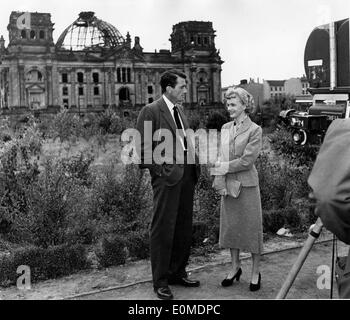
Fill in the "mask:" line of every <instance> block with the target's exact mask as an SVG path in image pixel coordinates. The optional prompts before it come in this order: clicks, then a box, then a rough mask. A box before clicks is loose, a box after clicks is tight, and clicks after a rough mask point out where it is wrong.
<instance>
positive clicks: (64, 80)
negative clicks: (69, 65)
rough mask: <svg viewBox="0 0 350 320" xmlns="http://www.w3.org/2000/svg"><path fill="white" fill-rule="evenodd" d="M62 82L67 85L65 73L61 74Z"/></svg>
mask: <svg viewBox="0 0 350 320" xmlns="http://www.w3.org/2000/svg"><path fill="white" fill-rule="evenodd" d="M62 82H63V83H67V82H68V74H67V73H62Z"/></svg>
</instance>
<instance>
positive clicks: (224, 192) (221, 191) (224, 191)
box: [218, 189, 227, 196]
mask: <svg viewBox="0 0 350 320" xmlns="http://www.w3.org/2000/svg"><path fill="white" fill-rule="evenodd" d="M218 193H219V195H221V196H227V189H221V190H219V191H218Z"/></svg>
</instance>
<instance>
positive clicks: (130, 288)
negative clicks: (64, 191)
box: [0, 233, 346, 300]
mask: <svg viewBox="0 0 350 320" xmlns="http://www.w3.org/2000/svg"><path fill="white" fill-rule="evenodd" d="M330 238H331V236H330V234H329V233H322V234H321V239H320V241H323V240H326V239H330ZM304 241H305V239H294V238H280V237H276V238H272V239H270V240H268V241H266V242H265V243H264V250H265V253H266V254H264V255H263V258H262V284H263V285H262V289H261V290H260V291H259V292H258V293H255V294H252V293H250V292H249V290H248V286H249V281H250V278H249V275H250V267H251V265H250V259H247V258H248V257H249V255H248V254H247V253H242V254H241V257H242V259H243V260H242V267H243V275H242V277H241V281H240V283H236V284H235V286H234V287H230V288H227V289H224V288H221V286H220V285H219V284H220V282H221V280H222V279H223V278H224V277H225V275H226V273H227V270H228V268H229V261H230V257H229V252H228V250H223V251H219V252H216V253H213V254H207V255H205V256H192V257H191V261H190V265H189V268H188V269H189V270H191V271H192V274H193V276H194V277H196V278H199V279H200V280H201V283H202V285H201V288H200V290H198V289H183V288H181V287H175V286H174V287H173V291H174V295H175V298H177V299H272V298H274V297H275V295H276V294H277V292H278V290H279V289H280V287H281V285H282V283H283V282H284V280H285V277H286V275H287V273H288V272H289V270H290V268H291V266H292V265H293V263H294V262H295V260H296V257H297V255H298V254H299V252H300V246H302V245H303V244H304ZM296 246H299V248H297V249H294V250H285V249H288V248H292V247H296ZM339 249H340V254H343V253H345V251H346V246H344V245H341V243H339ZM279 250H284V251H279ZM273 252H274V253H273ZM331 253H332V247H331V242H327V243H322V244H315V245H314V247H313V250H312V252H311V253H310V255H309V257H308V258H307V260H306V262H305V265H304V267H303V268H302V270H301V272H300V273H299V275H298V278H297V280H296V282H295V284H294V286H293V287H292V289H291V291H290V294H289V295H288V298H295V299H318V298H324V299H327V298H328V297H329V290H326V289H325V290H319V289H317V286H316V281H317V278H318V277H319V275H318V274H317V273H316V270H317V267H318V266H320V265H328V266H329V265H330V263H331ZM150 275H151V268H150V263H149V260H140V261H135V262H128V263H127V264H125V265H123V266H116V267H112V268H108V269H103V270H88V271H84V272H79V273H76V274H73V275H71V276H68V277H64V278H60V279H54V280H47V281H43V282H39V283H36V284H32V288H31V290H27V291H21V290H18V289H17V288H16V287H10V288H0V299H3V300H18V299H23V300H50V299H120V300H123V299H124V300H126V299H146V300H148V299H156V297H155V295H154V294H153V292H152V284H151V278H150ZM101 291H102V292H101ZM86 293H91V294H90V295H85V294H86Z"/></svg>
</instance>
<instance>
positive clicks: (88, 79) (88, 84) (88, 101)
mask: <svg viewBox="0 0 350 320" xmlns="http://www.w3.org/2000/svg"><path fill="white" fill-rule="evenodd" d="M91 77H92V76H91V68H85V79H86V106H89V105H91V106H92V85H91V84H92V81H91Z"/></svg>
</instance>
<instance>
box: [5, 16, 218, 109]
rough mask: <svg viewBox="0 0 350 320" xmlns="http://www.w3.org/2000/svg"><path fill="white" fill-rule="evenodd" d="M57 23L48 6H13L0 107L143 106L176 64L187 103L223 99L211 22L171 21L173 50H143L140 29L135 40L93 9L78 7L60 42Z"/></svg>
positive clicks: (198, 104) (213, 102)
mask: <svg viewBox="0 0 350 320" xmlns="http://www.w3.org/2000/svg"><path fill="white" fill-rule="evenodd" d="M28 17H29V19H27V18H28ZM28 21H29V22H30V25H27V24H26V22H28ZM22 23H23V25H22ZM53 26H54V23H52V21H51V15H50V14H49V13H38V12H35V13H24V12H15V11H13V12H12V13H11V15H10V21H9V24H8V27H7V29H8V31H9V44H8V46H7V47H5V41H4V38H3V37H1V38H0V59H1V62H2V63H1V65H0V111H1V113H3V114H4V113H5V114H6V113H10V112H13V111H20V110H24V111H30V110H33V111H40V112H45V111H48V110H56V111H58V110H60V109H62V108H67V109H69V110H73V111H74V110H79V112H80V111H82V112H84V111H94V110H96V111H98V110H104V109H105V108H106V107H112V108H116V109H128V110H138V109H139V108H140V107H142V106H143V105H145V104H147V103H150V102H152V101H153V100H155V99H157V98H158V97H160V96H161V88H160V85H159V80H160V75H161V74H162V73H163V72H164V71H166V70H169V69H171V68H177V69H180V70H182V71H183V72H185V74H186V75H187V78H188V93H187V95H186V101H185V107H187V108H193V107H203V108H205V107H207V106H208V107H209V106H210V107H213V106H214V107H215V106H221V105H222V102H221V65H222V63H223V61H222V60H221V58H220V55H219V51H218V50H217V49H216V47H215V40H214V39H215V36H216V35H215V30H214V29H213V26H212V23H211V22H203V21H187V22H180V23H178V24H176V25H174V26H173V29H172V33H171V35H170V42H171V50H159V51H158V52H157V51H155V52H144V51H143V48H142V46H141V41H140V38H139V37H135V40H134V44H133V46H132V44H131V37H130V34H129V33H127V35H126V36H123V35H122V34H121V33H120V32H119V31H118V30H117V29H116V28H115V27H114V26H113V25H112V24H110V23H107V22H105V21H103V20H101V19H98V18H97V17H96V16H95V14H94V12H81V13H80V14H79V17H78V18H77V19H76V20H75V21H74V22H73V23H72V24H71V25H69V26H68V27H67V28H66V29H65V30H64V31H63V32H62V33H61V35H60V37H59V38H58V40H57V42H56V43H54V41H53V37H52V32H53Z"/></svg>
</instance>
